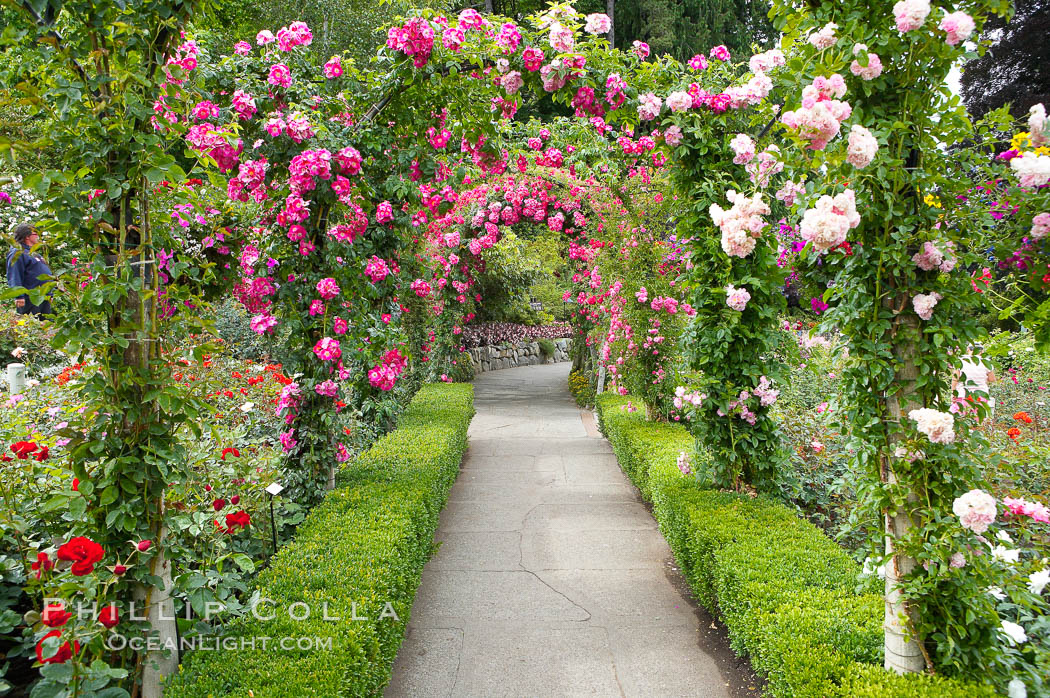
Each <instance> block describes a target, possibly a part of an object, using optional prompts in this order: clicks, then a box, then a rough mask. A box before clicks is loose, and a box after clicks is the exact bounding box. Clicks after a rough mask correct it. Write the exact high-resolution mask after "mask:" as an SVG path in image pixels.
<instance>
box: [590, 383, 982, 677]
mask: <svg viewBox="0 0 1050 698" xmlns="http://www.w3.org/2000/svg"><path fill="white" fill-rule="evenodd" d="M627 402H628V398H626V397H620V396H617V395H612V394H609V393H605V394H602V395H599V396H598V397H597V407H598V413H599V419H600V426H601V429H602V432H603V433H604V434H605V435H606V437H607V438H608V439H609V441H610V442H611V443H612V446H613V450H614V451H615V452H616V456H617V458H618V460H619V461H620V465H621V466H622V467H623V470H624V471H625V472H626V473H627V475H628V476H629V477H630V478H631V480H632V481H633V482H634V483H635V484H636V485H637V486H638V488H639V489H640V490H641V492H642V496H643V497H645V499H646V500H648V501H650V502H652V504H653V514H654V515H655V516H656V519H657V521H658V522H659V524H660V530H661V531H662V532H663V534H664V536H665V537H666V539H667V542H668V543H669V544H670V546H671V549H672V551H673V552H674V554H675V558H676V559H677V560H678V563H679V565H680V566H681V569H682V571H683V572H684V574H685V576H686V578H687V579H688V581H689V584H690V586H691V587H692V589H693V591H694V592H695V593H696V596H697V598H698V599H699V601H700V603H702V604H703V605H704V606H705V607H707V608H708V609H709V610H710V611H711V612H712V613H717V614H719V615H720V616H721V617H722V620H723V621H724V622H725V624H726V627H727V628H728V629H729V636H730V641H731V642H732V645H733V648H734V649H735V650H737V651H738V652H746V653H747V654H748V655H750V658H751V663H752V666H753V667H754V669H755V670H756V671H758V672H761V673H762V674H764V675H765V676H766V678H767V679H768V681H769V686H768V693H769V694H770V695H773V696H792V697H794V698H799V697H802V696H807V697H808V696H812V697H813V698H818V697H820V698H825V697H828V696H842V697H843V698H845V697H846V696H865V697H868V698H875V697H876V696H877V697H879V698H891V697H893V698H903V697H909V696H912V697H916V698H918V697H920V696H922V697H926V696H929V697H930V698H932V697H934V696H938V697H948V696H959V698H963V696H967V697H971V696H992V695H995V693H994V690H993V689H992V688H991V687H990V686H976V685H972V684H963V683H961V682H958V681H952V680H947V679H940V678H933V677H929V676H925V675H918V674H912V675H908V676H897V675H895V674H892V673H889V672H887V671H885V670H883V669H882V667H881V664H882V622H883V601H882V597H881V596H880V595H879V593H878V585H877V580H868V581H866V582H863V583H862V584H861V585H860V592H859V593H858V591H857V590H858V579H859V576H860V567H859V565H857V564H856V562H854V561H853V560H852V559H851V558H850V557H849V556H848V555H847V554H846V552H845V551H844V550H843V549H842V548H840V547H839V546H838V545H836V544H835V543H834V542H833V541H831V540H830V539H829V538H828V537H827V536H826V535H824V533H823V532H822V531H821V530H820V529H819V528H818V527H816V526H814V525H813V524H810V523H808V522H806V521H803V520H801V519H799V518H798V517H797V516H796V515H795V514H794V513H793V512H792V511H791V510H789V509H788V508H787V507H785V506H784V505H782V504H780V503H779V502H776V501H774V500H772V499H768V498H766V497H756V498H751V497H749V496H747V495H740V494H734V493H728V492H720V491H715V490H709V489H703V488H701V487H700V485H699V484H698V483H697V481H696V480H694V479H692V478H688V477H683V476H682V474H681V472H680V471H679V470H678V467H677V464H676V460H677V458H678V454H679V453H680V452H682V451H685V452H686V453H693V452H694V446H693V439H692V437H691V436H690V435H689V432H688V431H687V430H686V429H685V428H684V427H682V426H680V425H676V424H668V423H656V422H647V421H645V418H644V416H642V415H641V414H640V413H628V412H627V411H626V410H625V409H623V408H624V407H625V406H626V404H627Z"/></svg>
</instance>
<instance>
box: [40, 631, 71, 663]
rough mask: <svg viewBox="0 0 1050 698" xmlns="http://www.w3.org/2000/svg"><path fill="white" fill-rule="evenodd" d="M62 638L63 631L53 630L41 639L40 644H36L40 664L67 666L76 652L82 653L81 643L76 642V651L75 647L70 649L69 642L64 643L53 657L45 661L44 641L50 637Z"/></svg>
mask: <svg viewBox="0 0 1050 698" xmlns="http://www.w3.org/2000/svg"><path fill="white" fill-rule="evenodd" d="M61 636H62V631H61V630H52V631H51V632H49V633H48V634H47V635H44V636H43V637H42V638H40V642H38V643H36V658H37V661H38V662H40V663H41V664H65V663H66V662H68V661H69V660H70V659H71V658H72V657H73V652H74V651H76V652H79V651H80V643H79V642H76V641H74V643H73V644H74V647H75V648H76V649H75V650H74V647H70V646H69V643H68V642H65V643H63V644H62V645H60V646H59V648H58V652H55V653H54V654H53V655H51V656H50V657H48V658H47V659H44V640H46V639H47V638H49V637H61Z"/></svg>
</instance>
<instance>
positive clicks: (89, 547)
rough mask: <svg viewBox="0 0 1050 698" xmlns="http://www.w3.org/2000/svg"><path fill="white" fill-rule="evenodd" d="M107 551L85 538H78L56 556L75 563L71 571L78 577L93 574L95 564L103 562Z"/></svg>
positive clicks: (67, 544) (62, 548)
mask: <svg viewBox="0 0 1050 698" xmlns="http://www.w3.org/2000/svg"><path fill="white" fill-rule="evenodd" d="M105 554H106V551H104V550H103V549H102V546H101V545H99V544H98V543H96V542H95V541H93V540H91V539H90V538H85V537H84V536H77V537H76V538H73V539H72V540H70V541H69V542H68V543H65V544H63V545H62V547H60V548H59V549H58V552H57V553H55V556H56V557H57V558H58V559H59V560H68V561H69V562H72V563H73V567H72V569H71V570H70V571H71V572H72V573H73V574H74V575H76V576H77V577H83V576H84V575H88V574H91V573H92V572H94V571H95V564H96V563H98V562H99V561H101V560H102V557H103V556H104V555H105Z"/></svg>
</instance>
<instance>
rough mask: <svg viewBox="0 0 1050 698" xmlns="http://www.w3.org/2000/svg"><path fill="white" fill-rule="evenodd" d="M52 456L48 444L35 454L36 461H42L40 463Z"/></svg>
mask: <svg viewBox="0 0 1050 698" xmlns="http://www.w3.org/2000/svg"><path fill="white" fill-rule="evenodd" d="M50 457H51V449H49V448H48V447H47V446H44V447H43V448H42V449H40V450H39V451H37V454H36V455H35V456H33V458H34V459H35V460H36V461H38V462H40V463H43V462H44V461H46V460H47V459H48V458H50Z"/></svg>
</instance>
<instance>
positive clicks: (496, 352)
mask: <svg viewBox="0 0 1050 698" xmlns="http://www.w3.org/2000/svg"><path fill="white" fill-rule="evenodd" d="M550 341H551V342H552V343H553V344H554V347H555V349H554V356H551V357H547V356H544V355H543V352H541V351H540V343H539V342H509V343H506V344H497V345H493V346H488V347H476V348H474V349H468V350H467V351H469V352H470V358H471V359H472V360H473V361H474V373H475V374H477V373H484V372H485V371H498V370H500V369H502V368H514V367H516V366H535V365H536V364H544V363H550V362H557V361H568V360H569V340H568V339H552V340H550Z"/></svg>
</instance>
